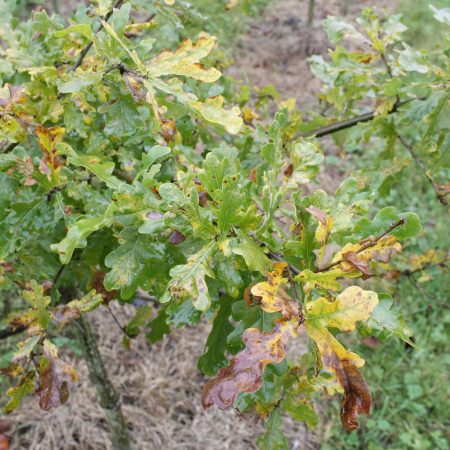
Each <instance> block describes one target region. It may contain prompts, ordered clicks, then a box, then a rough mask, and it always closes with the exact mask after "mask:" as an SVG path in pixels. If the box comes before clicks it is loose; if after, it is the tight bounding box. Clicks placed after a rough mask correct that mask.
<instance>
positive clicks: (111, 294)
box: [91, 271, 119, 303]
mask: <svg viewBox="0 0 450 450" xmlns="http://www.w3.org/2000/svg"><path fill="white" fill-rule="evenodd" d="M105 275H106V274H105V272H99V271H95V272H94V273H93V275H92V281H91V287H92V288H93V289H95V290H96V292H97V294H100V295H101V296H102V298H103V301H104V302H105V303H109V302H110V301H112V300H114V299H115V298H116V297H117V296H118V294H119V291H118V290H116V289H113V290H111V291H107V290H106V289H105V285H104V283H103V282H104V279H105Z"/></svg>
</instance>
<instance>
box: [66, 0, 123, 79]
mask: <svg viewBox="0 0 450 450" xmlns="http://www.w3.org/2000/svg"><path fill="white" fill-rule="evenodd" d="M123 1H124V0H116V2H115V3H114V5H113V6H112V8H111V9H110V10H109V11H108V12H107V13H106V15H105V16H103V18H102V21H103V20H104V21H105V22H108V19H109V18H110V17H111V16H112V14H113V12H114V10H115V9H117V8H120V7H121V6H122V3H123ZM102 28H103V24H102V23H101V22H100V24H99V27H98V28H97V31H96V32H95V34H97V33H98V32H99V31H100V30H101V29H102ZM93 44H94V42H93V41H90V42H89V44H87V45H86V47H84V48H83V50H82V51H81V53H80V54H79V55H78V59H77V60H76V62H75V64H74V65H73V66H72V68H71V69H70V70H69V72H73V71H74V70H76V69H77V68H78V67H80V65H81V63H82V62H83V59H84V57H85V56H86V55H87V53H88V52H89V50H90V49H91V47H92V45H93Z"/></svg>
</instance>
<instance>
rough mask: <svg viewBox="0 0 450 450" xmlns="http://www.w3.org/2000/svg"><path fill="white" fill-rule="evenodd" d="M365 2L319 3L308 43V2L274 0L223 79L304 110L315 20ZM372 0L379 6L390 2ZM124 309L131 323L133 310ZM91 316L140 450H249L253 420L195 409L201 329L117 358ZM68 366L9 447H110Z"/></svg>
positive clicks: (257, 427) (300, 438)
mask: <svg viewBox="0 0 450 450" xmlns="http://www.w3.org/2000/svg"><path fill="white" fill-rule="evenodd" d="M369 3H371V4H373V3H374V2H373V1H370V2H369V1H363V0H358V1H353V0H348V1H325V0H321V1H317V10H316V19H315V21H314V25H313V33H312V34H311V35H309V37H308V33H307V32H306V28H305V19H304V18H305V16H306V2H305V1H300V0H279V1H274V2H273V5H272V6H271V7H270V8H269V9H268V10H267V11H266V12H265V13H264V14H263V16H262V17H260V18H258V19H256V20H255V21H254V22H253V23H252V25H251V26H249V27H248V31H247V33H246V35H245V36H244V37H243V38H242V39H241V40H240V41H239V44H238V51H237V53H236V61H235V65H234V67H233V68H231V69H229V74H231V75H233V76H235V77H237V78H240V79H242V80H244V81H245V82H246V83H248V84H250V85H256V86H260V87H262V86H264V85H266V84H273V85H274V86H275V87H276V89H277V90H278V91H279V92H280V94H281V96H282V98H289V97H294V98H296V99H297V105H298V106H299V107H300V108H301V109H303V108H304V107H306V106H307V105H310V104H311V103H312V101H313V98H314V95H315V93H316V92H317V90H318V89H319V84H318V82H317V80H315V79H314V78H313V75H312V74H311V72H310V71H309V69H308V64H307V62H306V57H305V54H306V53H308V52H306V51H305V46H307V47H308V49H309V50H310V51H312V52H313V53H326V51H327V42H326V38H325V36H324V34H323V32H322V31H321V25H320V22H321V19H323V18H324V17H325V16H326V15H327V14H339V15H343V16H347V17H355V16H356V15H357V14H358V13H359V11H360V10H361V9H362V8H363V7H365V6H368V5H369ZM376 3H377V6H378V7H383V6H384V5H386V4H387V3H388V2H385V1H378V2H376ZM391 4H392V3H391ZM308 39H309V42H308V43H307V41H308ZM322 177H325V181H324V184H325V185H327V186H328V187H329V190H332V189H333V186H335V185H336V182H335V180H334V178H335V177H334V175H333V174H331V175H330V174H327V173H325V174H323V175H322ZM322 180H324V178H322ZM126 312H128V313H129V316H130V317H131V315H132V311H126ZM121 314H123V312H121V311H118V316H119V319H121V320H122V321H123V322H125V321H126V318H125V317H124V316H122V317H121ZM91 319H92V321H93V324H94V327H95V330H96V332H97V333H98V336H99V346H100V351H101V353H102V355H103V357H104V359H105V362H106V366H107V369H108V372H109V374H110V377H111V380H112V382H113V384H114V385H115V386H116V388H117V389H118V391H119V392H120V393H121V395H122V402H123V410H124V414H125V416H126V417H127V419H128V421H129V423H130V424H131V423H132V424H133V429H132V435H133V437H134V438H135V439H136V443H137V447H138V449H139V450H141V449H142V450H153V449H164V450H175V449H183V450H216V449H217V450H219V449H220V450H227V449H230V450H241V449H242V450H246V449H253V448H255V447H254V443H255V440H256V437H257V436H258V435H259V434H261V433H262V431H263V427H262V424H261V422H258V421H255V419H254V418H253V417H251V416H250V417H248V416H239V415H238V414H237V413H236V412H235V411H227V412H222V411H220V412H218V411H216V410H213V409H212V410H208V411H206V412H205V411H203V410H202V407H201V405H200V398H201V390H202V386H203V384H204V382H205V379H204V378H203V376H202V375H201V374H200V372H199V370H198V369H197V368H196V366H195V360H196V358H194V357H193V356H199V355H201V354H202V352H203V347H204V343H205V341H206V337H207V334H208V330H209V325H208V324H206V323H205V324H203V325H202V326H200V327H197V328H195V329H194V328H191V329H183V330H177V331H176V332H174V333H173V334H172V335H171V336H169V337H166V338H165V340H164V341H163V342H161V343H158V344H156V345H154V346H152V347H150V346H148V345H147V343H146V342H145V341H144V339H139V340H137V341H136V342H135V343H134V346H133V348H132V350H131V351H125V350H124V349H123V347H122V345H121V340H122V335H121V332H120V330H119V329H118V328H117V326H116V324H115V323H114V321H113V320H112V318H111V317H110V316H109V315H108V314H106V313H105V311H98V312H96V313H94V314H93V315H92V317H91ZM296 351H297V352H298V351H299V349H296ZM300 351H301V349H300ZM74 365H75V367H77V370H78V371H79V372H80V378H81V382H80V383H78V384H77V385H75V386H73V387H72V389H71V398H70V400H69V402H68V404H67V405H66V406H64V407H61V408H59V409H57V410H56V411H54V412H51V413H43V412H42V411H41V410H39V408H38V405H37V402H36V399H35V398H30V399H28V400H27V401H26V403H25V404H24V405H23V406H22V407H21V408H20V410H19V411H18V412H16V413H14V414H13V415H11V416H10V417H9V418H8V421H9V422H10V423H11V425H12V429H11V431H12V433H13V439H12V442H11V447H10V448H11V450H23V449H29V450H49V449H51V450H75V449H77V450H106V449H110V448H111V444H110V439H109V436H108V431H107V425H106V422H105V417H104V413H103V411H102V409H101V408H100V406H99V405H98V401H97V397H96V393H95V391H94V390H93V388H92V387H91V386H90V384H89V381H88V376H87V369H86V367H85V365H84V364H83V362H82V361H80V360H77V361H75V362H74ZM284 429H285V432H286V435H287V437H288V439H289V442H290V446H291V448H292V449H293V450H297V449H302V450H308V449H317V448H320V444H318V443H317V441H318V440H319V438H318V437H317V436H315V435H313V434H311V433H309V432H307V431H306V430H305V429H304V427H303V425H302V424H299V423H294V422H292V421H290V420H289V419H287V420H286V421H285V427H284ZM325 429H326V426H325ZM322 432H325V431H324V430H322Z"/></svg>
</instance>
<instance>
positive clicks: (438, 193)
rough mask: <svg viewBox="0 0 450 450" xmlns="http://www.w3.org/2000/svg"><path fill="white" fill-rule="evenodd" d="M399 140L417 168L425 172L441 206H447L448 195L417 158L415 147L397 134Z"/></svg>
mask: <svg viewBox="0 0 450 450" xmlns="http://www.w3.org/2000/svg"><path fill="white" fill-rule="evenodd" d="M397 138H398V140H399V141H400V142H401V143H402V144H403V147H405V148H406V150H408V152H409V154H410V155H411V157H412V159H414V161H415V163H416V164H417V166H418V167H419V168H420V170H421V171H422V172H423V174H424V176H425V178H426V179H427V180H428V182H429V183H430V184H431V186H433V189H434V192H436V198H437V199H438V200H439V202H440V203H441V205H444V206H447V205H448V201H447V198H446V194H444V193H442V192H441V188H440V187H439V185H438V184H437V183H436V181H435V180H434V179H433V177H432V176H431V175H430V174H429V173H428V171H427V168H426V167H425V165H424V163H423V162H422V161H421V160H420V158H419V157H418V156H417V153H416V152H415V150H414V148H413V146H412V145H411V144H410V143H408V142H407V141H406V140H405V138H404V137H403V136H401V135H400V134H398V133H397Z"/></svg>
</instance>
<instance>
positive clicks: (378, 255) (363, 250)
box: [332, 235, 402, 275]
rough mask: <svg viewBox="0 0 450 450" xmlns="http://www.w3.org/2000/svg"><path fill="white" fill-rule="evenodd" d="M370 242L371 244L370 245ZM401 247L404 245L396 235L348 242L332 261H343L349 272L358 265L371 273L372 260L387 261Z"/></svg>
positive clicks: (343, 265) (361, 269)
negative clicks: (369, 268) (370, 263)
mask: <svg viewBox="0 0 450 450" xmlns="http://www.w3.org/2000/svg"><path fill="white" fill-rule="evenodd" d="M368 244H370V245H369V246H368ZM371 244H373V245H371ZM401 249H402V246H401V244H400V243H399V242H398V241H397V238H396V237H395V236H391V235H389V236H384V237H382V238H381V239H379V240H378V241H376V242H374V240H373V239H372V238H369V239H365V240H364V241H361V242H358V243H356V244H346V245H345V246H344V247H343V248H342V249H341V251H339V252H337V253H336V254H335V255H334V257H333V260H332V262H333V263H335V262H336V263H337V262H339V261H341V262H340V265H341V267H342V269H343V270H345V271H347V272H349V271H352V270H354V269H355V267H356V268H357V269H358V270H360V271H361V272H363V273H364V274H366V275H370V273H369V270H368V264H369V262H370V261H381V262H383V263H387V262H389V260H390V259H391V257H392V256H393V255H395V254H396V253H398V252H400V251H401Z"/></svg>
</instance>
